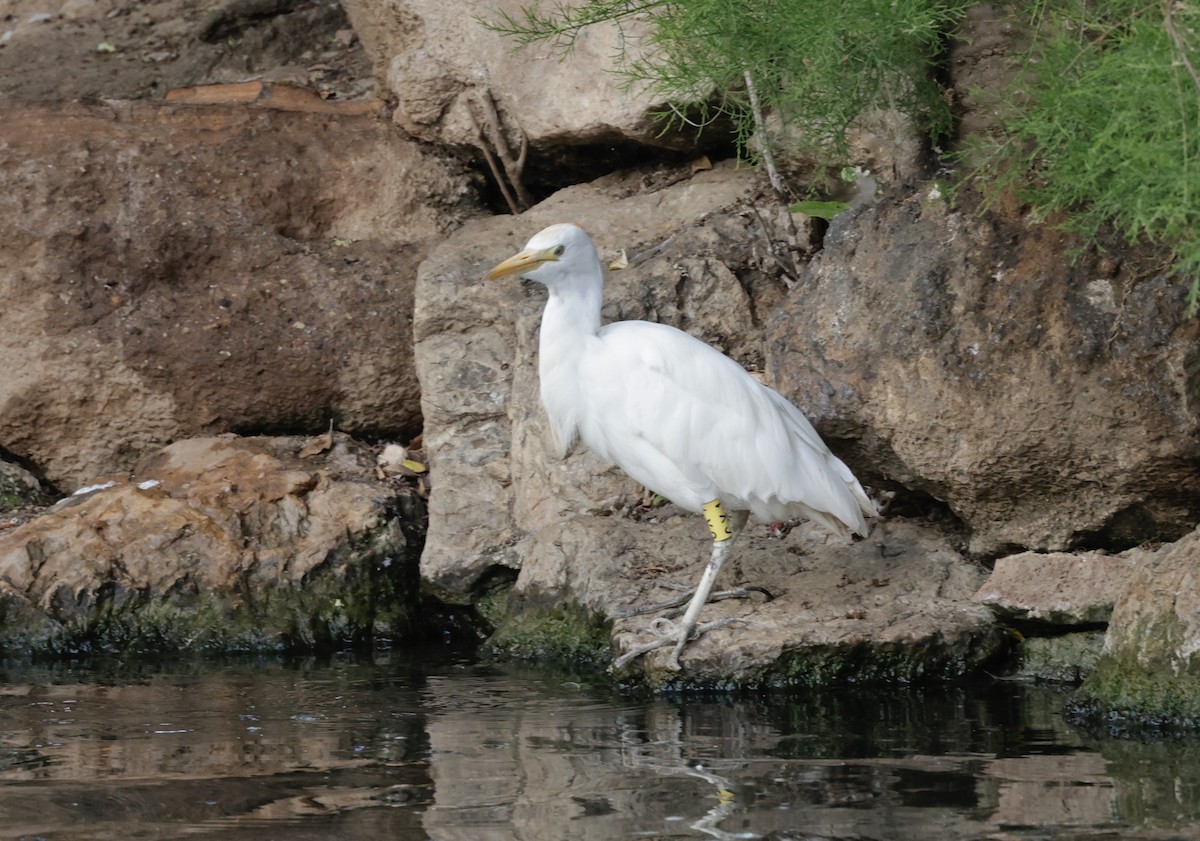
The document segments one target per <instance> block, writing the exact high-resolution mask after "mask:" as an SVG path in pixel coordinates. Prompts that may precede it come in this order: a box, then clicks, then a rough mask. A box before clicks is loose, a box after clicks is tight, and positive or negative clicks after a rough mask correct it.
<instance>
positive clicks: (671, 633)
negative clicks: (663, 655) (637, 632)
mask: <svg viewBox="0 0 1200 841" xmlns="http://www.w3.org/2000/svg"><path fill="white" fill-rule="evenodd" d="M735 622H737V623H742V624H745V622H746V620H745V619H739V618H737V617H736V616H726V617H725V618H723V619H714V620H713V621H711V622H701V623H700V624H699V625H696V627H695V628H693V629H692V630H691V633H688V628H687V626H685V625H683V624H677V623H675V622H672V621H671V619H670V618H668V617H666V616H660V617H659V618H657V619H655V620H654V621H653V622H651V623H650V627H649V628H647V629H646V630H647V632H648V633H653V634H657V635H658V637H657V639H653V640H650V641H649V642H644V643H641V644H640V645H635V646H634V647H633V648H631V649H629V650H628V651H626V652H625V653H624V654H622V655H621V656H620V657H618V658H617V659H616V660H614V661H613V668H615V669H621V668H624V667H625V666H627V665H629V664H630V663H632V662H633V661H634V660H635V659H637V658H638V657H641V656H642V655H643V654H647V653H649V652H651V651H654V650H655V649H658V648H664V647H665V646H668V645H672V644H673V645H674V646H675V650H674V651H672V652H671V656H670V658H668V659H667V668H668V669H670V670H671V671H672V672H678V671H680V670H682V669H683V666H682V665H681V664H680V662H679V655H680V654H682V653H683V649H684V646H686V645H687V644H688V643H689V642H691V641H692V640H694V639H696V638H698V637H699V636H700V635H701V634H705V633H708V632H709V631H712V630H714V629H716V628H724V627H725V626H726V625H732V624H734V623H735Z"/></svg>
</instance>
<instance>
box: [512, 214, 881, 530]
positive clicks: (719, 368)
mask: <svg viewBox="0 0 1200 841" xmlns="http://www.w3.org/2000/svg"><path fill="white" fill-rule="evenodd" d="M518 273H519V274H522V275H523V276H525V277H527V278H529V279H531V280H535V281H538V282H540V283H543V284H545V286H546V287H547V289H548V290H549V299H548V300H547V303H546V310H545V313H544V314H543V316H542V326H541V335H540V346H539V356H540V358H539V374H540V378H541V397H542V404H543V406H544V407H545V409H546V413H547V416H548V417H549V420H550V423H551V427H552V429H553V431H554V435H555V439H556V441H557V443H558V446H559V449H560V451H561V452H562V453H563V454H565V453H566V451H567V450H568V449H569V448H570V446H571V444H572V443H573V441H574V439H575V438H576V437H578V438H579V439H580V440H581V441H582V442H583V443H584V444H585V445H586V446H587V447H588V448H590V449H591V450H593V451H594V452H596V453H597V454H598V455H600V456H601V457H602V458H605V459H607V460H609V461H611V462H613V463H614V464H616V465H618V466H620V467H621V468H622V469H623V470H624V471H625V472H626V473H628V474H629V475H630V476H632V477H633V478H634V479H635V480H637V481H638V482H640V483H641V484H643V485H645V486H646V487H648V488H650V489H651V490H653V491H655V492H656V493H658V494H661V495H662V496H664V497H666V498H667V499H670V500H671V501H672V502H674V503H676V504H677V505H680V506H681V507H683V508H685V509H688V510H690V511H697V512H699V511H700V510H701V509H702V507H703V506H704V504H705V503H707V502H709V501H711V500H714V499H719V500H720V501H721V503H722V504H723V505H724V506H725V507H726V508H727V509H729V510H735V511H736V510H749V511H751V512H752V513H754V514H755V515H756V516H758V517H759V518H761V519H764V520H768V521H771V520H783V519H788V518H790V517H794V516H803V517H807V518H809V519H811V520H813V521H814V522H816V523H818V524H820V525H822V526H824V527H825V528H827V529H829V530H831V531H834V532H845V531H853V532H856V533H858V534H862V535H865V534H866V532H867V523H866V519H865V518H866V517H867V516H873V515H874V514H875V508H874V505H873V504H872V503H871V501H870V499H869V498H868V497H867V495H866V493H864V492H863V489H862V487H861V485H859V483H858V481H857V480H856V479H855V478H854V476H853V474H852V473H851V472H850V470H849V469H848V468H847V467H846V465H845V464H843V463H842V461H841V460H840V459H838V458H837V457H836V456H835V455H833V453H832V452H830V450H829V448H828V447H827V446H825V443H824V442H823V441H822V440H821V438H820V436H819V435H818V434H817V432H816V430H815V429H813V427H812V424H810V423H809V422H808V420H807V419H806V418H805V417H804V416H803V414H801V412H800V411H799V410H798V409H797V408H796V407H795V406H793V405H792V404H791V403H789V402H788V401H787V400H786V399H785V398H783V397H782V396H781V395H780V394H778V393H777V392H775V391H773V390H771V389H770V388H767V387H766V386H764V385H762V384H760V383H759V382H757V381H756V380H755V379H754V378H753V377H751V376H750V375H749V374H748V373H746V371H745V370H744V369H743V368H742V367H741V366H740V365H738V364H737V363H736V362H734V361H733V360H732V359H730V358H729V357H727V356H725V355H723V354H722V353H720V352H719V351H717V350H715V349H714V348H712V347H710V346H709V345H707V344H705V343H704V342H702V341H700V340H698V339H696V338H694V337H693V336H689V335H688V334H687V333H684V332H682V331H680V330H676V329H675V328H674V327H669V326H667V325H663V324H654V323H650V322H645V321H622V322H617V323H614V324H609V325H607V326H603V327H602V326H601V324H600V307H601V304H602V296H603V283H604V276H603V269H602V268H601V265H600V260H599V257H598V255H597V253H596V250H595V247H594V246H593V245H592V241H591V239H590V238H589V237H588V236H587V234H586V233H584V232H583V231H582V230H581V229H580V228H578V227H576V226H574V225H554V226H551V227H549V228H546V229H545V230H543V231H541V232H539V233H538V234H537V235H535V236H534V237H533V238H532V239H531V240H530V241H529V243H528V245H527V246H526V248H525V249H524V250H523V251H522V252H521V253H520V254H518V255H517V256H515V257H513V258H511V259H510V260H508V261H505V263H503V264H501V265H500V266H497V267H496V268H495V269H493V270H492V273H491V276H503V275H505V274H518Z"/></svg>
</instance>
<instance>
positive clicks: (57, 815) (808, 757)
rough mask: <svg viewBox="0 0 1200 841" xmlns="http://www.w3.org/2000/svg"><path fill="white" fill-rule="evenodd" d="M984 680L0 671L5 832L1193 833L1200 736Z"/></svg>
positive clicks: (444, 836)
mask: <svg viewBox="0 0 1200 841" xmlns="http://www.w3.org/2000/svg"><path fill="white" fill-rule="evenodd" d="M1061 703H1062V696H1061V695H1058V694H1056V693H1055V692H1053V691H1050V690H1045V689H1039V688H1036V687H1025V686H1019V685H1014V684H1010V683H998V684H995V685H991V686H986V687H972V688H961V687H959V688H936V689H921V690H911V691H894V690H878V689H864V688H856V689H853V690H844V689H841V690H830V691H821V692H803V693H797V694H794V695H790V696H765V697H761V696H760V697H754V698H748V699H730V698H724V697H681V698H670V699H657V700H649V701H644V700H631V699H628V698H624V697H622V696H620V695H617V694H615V693H613V692H609V691H606V690H597V689H589V688H586V687H583V686H581V685H579V684H576V683H572V682H570V681H568V680H566V679H564V678H563V677H561V676H556V675H552V674H547V673H543V672H532V671H529V670H523V669H520V668H516V667H507V666H496V665H485V664H479V663H477V662H474V661H473V660H471V659H470V658H468V657H466V656H462V655H456V654H453V653H451V652H446V651H435V652H426V653H423V654H421V655H416V656H410V655H400V654H391V655H387V656H376V657H375V658H374V659H373V660H363V659H357V658H346V659H334V660H332V661H325V662H316V661H312V660H291V661H269V662H267V661H264V662H255V663H250V664H245V663H242V664H234V665H224V666H217V665H206V666H203V667H199V666H180V667H157V668H154V667H145V668H141V669H131V668H129V667H125V668H122V669H108V670H105V669H101V668H83V667H80V668H75V667H66V666H59V667H8V668H2V667H0V838H3V839H10V838H11V839H15V838H30V839H32V838H46V839H68V838H70V839H83V838H87V839H106V838H114V839H115V838H121V839H128V838H185V837H197V838H216V839H235V838H236V839H241V838H245V839H272V838H280V839H284V838H286V839H297V840H298V839H309V838H313V839H315V838H338V839H352V840H353V841H367V839H377V838H379V839H384V838H386V839H395V841H424V839H436V840H437V841H459V840H460V839H461V841H468V839H469V840H470V841H509V839H521V840H522V841H555V840H556V839H587V840H588V841H607V839H705V838H717V839H755V838H763V839H779V841H784V839H826V838H829V839H921V840H922V841H927V839H938V840H940V839H976V838H992V839H1024V838H1054V839H1083V838H1088V839H1100V838H1116V837H1121V838H1147V839H1151V838H1152V839H1165V838H1200V741H1187V740H1175V741H1160V742H1134V741H1121V740H1113V739H1099V740H1097V739H1091V738H1089V737H1087V736H1086V735H1084V734H1082V733H1080V732H1077V731H1075V730H1073V729H1072V728H1071V727H1069V726H1068V725H1067V724H1065V723H1064V722H1063V720H1062V718H1061V716H1060V714H1059V710H1060V707H1061Z"/></svg>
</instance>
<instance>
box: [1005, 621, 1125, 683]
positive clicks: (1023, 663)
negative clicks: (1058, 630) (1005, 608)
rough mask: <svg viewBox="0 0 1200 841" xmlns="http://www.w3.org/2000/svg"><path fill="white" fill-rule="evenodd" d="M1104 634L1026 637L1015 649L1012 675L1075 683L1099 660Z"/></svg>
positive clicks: (1094, 667) (1083, 677)
mask: <svg viewBox="0 0 1200 841" xmlns="http://www.w3.org/2000/svg"><path fill="white" fill-rule="evenodd" d="M1103 648H1104V634H1103V633H1102V632H1100V631H1083V632H1079V633H1074V634H1063V635H1062V636H1057V637H1028V638H1027V639H1024V640H1022V641H1021V644H1020V645H1019V646H1018V651H1017V669H1016V674H1017V675H1018V676H1020V677H1026V678H1033V679H1034V680H1044V681H1053V682H1055V683H1079V682H1081V681H1082V680H1084V679H1085V678H1087V677H1088V676H1089V675H1091V674H1092V673H1093V672H1095V671H1096V665H1097V664H1098V663H1099V662H1100V652H1101V650H1102V649H1103Z"/></svg>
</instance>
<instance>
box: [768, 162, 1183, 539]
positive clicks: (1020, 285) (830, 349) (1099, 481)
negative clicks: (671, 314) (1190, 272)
mask: <svg viewBox="0 0 1200 841" xmlns="http://www.w3.org/2000/svg"><path fill="white" fill-rule="evenodd" d="M958 202H959V204H957V205H952V204H951V203H950V202H949V201H948V200H947V198H946V197H945V196H943V195H941V194H940V192H939V190H938V188H937V187H936V185H930V184H927V185H926V186H924V187H922V188H921V189H919V190H910V191H904V190H895V191H893V192H892V193H890V194H889V195H888V196H887V197H886V198H885V199H883V200H882V201H880V202H879V203H878V204H877V205H873V206H870V207H867V208H864V209H861V210H859V211H858V212H856V213H850V214H843V215H842V216H839V217H838V218H837V219H835V220H834V222H833V223H832V225H831V227H830V229H829V232H828V235H827V236H826V238H825V243H824V248H823V249H822V251H821V252H820V253H819V254H818V255H817V256H816V257H815V258H814V259H813V260H812V262H811V263H810V264H809V265H808V266H807V267H806V269H805V271H804V272H803V273H802V276H801V278H800V282H799V284H798V285H797V287H796V289H794V290H793V291H792V293H791V295H789V297H788V300H787V301H786V303H785V304H784V305H783V306H782V307H780V309H779V310H778V311H777V312H776V313H775V314H774V316H773V317H772V319H771V323H770V325H769V330H768V348H769V360H768V374H769V377H768V379H769V381H770V382H773V383H776V384H777V387H779V388H780V390H781V391H782V392H783V393H785V394H788V395H791V396H793V397H794V398H796V399H797V402H798V403H799V404H800V405H802V406H805V407H806V408H807V409H808V410H809V411H810V412H811V413H812V416H813V418H814V421H815V422H816V423H817V425H818V427H823V428H824V429H826V430H828V431H830V432H832V433H833V434H835V435H839V436H845V437H849V438H855V439H859V447H860V449H859V452H858V455H860V456H861V461H858V462H856V463H855V464H854V465H852V466H856V467H861V468H863V469H864V472H865V474H866V475H865V476H860V478H864V479H865V480H866V481H867V482H868V483H869V482H883V481H886V483H888V485H889V486H892V487H900V488H902V489H907V490H909V491H916V492H918V493H919V494H923V495H927V497H933V498H935V499H937V500H941V501H943V502H944V503H946V505H948V506H949V508H950V510H951V511H952V512H953V513H954V514H956V515H957V516H958V517H959V518H961V520H962V522H963V523H964V524H965V526H966V527H967V529H968V530H969V548H970V550H971V551H973V552H975V553H979V554H984V555H998V554H1002V553H1003V552H1004V551H1006V550H1008V551H1011V550H1013V549H1038V550H1062V549H1068V548H1075V547H1077V546H1080V545H1090V546H1105V547H1107V548H1118V549H1121V548H1126V547H1129V546H1133V545H1136V544H1137V543H1139V542H1141V541H1145V540H1156V539H1157V540H1161V539H1164V538H1165V539H1174V538H1177V537H1179V536H1180V535H1182V534H1184V533H1186V532H1187V531H1189V530H1190V529H1191V527H1192V524H1194V523H1195V522H1196V520H1197V518H1198V516H1200V503H1198V500H1200V473H1197V472H1196V470H1195V465H1196V462H1197V460H1198V459H1200V449H1198V448H1197V440H1200V438H1198V436H1197V431H1198V429H1200V424H1198V421H1197V415H1196V413H1195V411H1194V407H1195V406H1196V404H1197V400H1200V381H1198V380H1197V378H1196V372H1197V371H1200V344H1198V343H1197V342H1196V338H1197V335H1198V333H1200V323H1198V322H1197V321H1196V320H1195V319H1191V318H1188V317H1187V315H1186V310H1187V306H1186V300H1185V298H1186V289H1184V288H1183V286H1182V285H1180V284H1178V283H1177V282H1176V281H1174V280H1172V279H1171V278H1170V277H1168V276H1167V275H1166V274H1165V273H1164V270H1163V262H1162V258H1161V254H1159V255H1155V254H1142V253H1140V252H1138V251H1137V250H1126V251H1125V252H1124V254H1123V256H1122V257H1121V258H1119V259H1118V258H1114V257H1106V256H1098V255H1097V253H1096V252H1094V251H1090V250H1085V249H1082V244H1081V243H1079V242H1078V241H1076V240H1074V239H1073V238H1072V237H1070V236H1068V235H1066V234H1062V233H1059V232H1056V231H1055V230H1054V229H1052V228H1051V227H1049V226H1047V225H1045V224H1041V223H1038V222H1035V221H1034V220H1031V219H1027V218H1023V217H1022V216H1020V215H1019V214H1017V213H1015V212H1011V211H1006V210H1005V209H1004V208H996V209H993V210H982V209H980V208H979V207H978V203H977V200H975V199H973V197H972V196H971V195H970V194H969V193H967V192H962V193H960V194H959V196H958Z"/></svg>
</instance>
